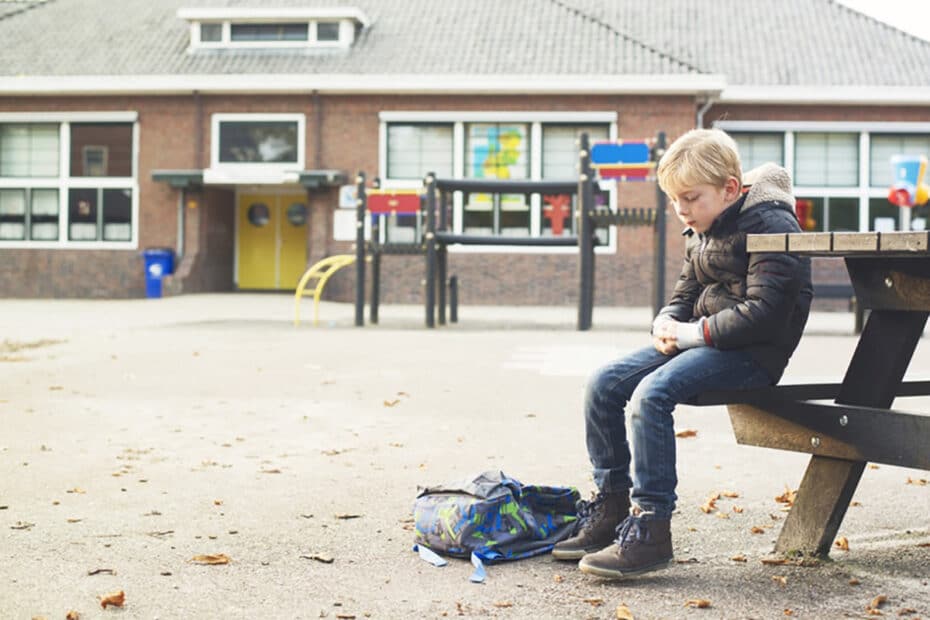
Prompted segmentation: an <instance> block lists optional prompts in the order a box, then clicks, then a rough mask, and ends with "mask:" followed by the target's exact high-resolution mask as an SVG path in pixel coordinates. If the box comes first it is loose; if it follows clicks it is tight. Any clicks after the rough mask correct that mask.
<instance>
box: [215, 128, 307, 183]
mask: <svg viewBox="0 0 930 620" xmlns="http://www.w3.org/2000/svg"><path fill="white" fill-rule="evenodd" d="M267 121H271V122H296V123H297V161H296V162H283V163H282V162H270V163H261V162H256V163H235V164H231V163H223V162H220V123H224V122H252V123H263V122H267ZM306 143H307V116H306V115H305V114H261V113H258V114H253V113H249V114H213V115H212V116H211V118H210V172H217V173H219V174H221V175H237V174H241V175H243V176H244V177H245V176H254V175H258V176H263V175H268V176H269V177H274V176H275V175H283V174H286V173H289V172H299V171H301V170H303V169H304V165H305V161H306V150H307V144H306Z"/></svg>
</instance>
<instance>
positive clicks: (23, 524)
mask: <svg viewBox="0 0 930 620" xmlns="http://www.w3.org/2000/svg"><path fill="white" fill-rule="evenodd" d="M35 525H36V524H35V523H29V522H28V521H17V522H16V525H11V526H10V529H11V530H28V529H30V528H33V527H35Z"/></svg>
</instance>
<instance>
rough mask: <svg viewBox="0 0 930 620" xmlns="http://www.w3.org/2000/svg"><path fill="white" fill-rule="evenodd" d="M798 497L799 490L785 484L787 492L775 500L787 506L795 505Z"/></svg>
mask: <svg viewBox="0 0 930 620" xmlns="http://www.w3.org/2000/svg"><path fill="white" fill-rule="evenodd" d="M797 497H798V490H797V489H795V490H794V491H792V490H791V489H790V488H789V487H788V486H787V485H786V486H785V492H784V493H782V494H781V495H779V496H777V497H776V498H775V501H776V502H778V503H779V504H785V505H786V506H794V502H795V500H796V499H797Z"/></svg>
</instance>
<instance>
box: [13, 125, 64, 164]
mask: <svg viewBox="0 0 930 620" xmlns="http://www.w3.org/2000/svg"><path fill="white" fill-rule="evenodd" d="M58 159H59V158H58V125H57V124H44V123H43V124H29V123H22V124H20V123H16V124H12V123H11V124H5V125H0V177H57V176H58Z"/></svg>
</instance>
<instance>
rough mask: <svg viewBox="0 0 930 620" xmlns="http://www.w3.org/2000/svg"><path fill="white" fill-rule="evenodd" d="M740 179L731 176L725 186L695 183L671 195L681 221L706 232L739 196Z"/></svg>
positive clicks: (698, 230) (695, 230)
mask: <svg viewBox="0 0 930 620" xmlns="http://www.w3.org/2000/svg"><path fill="white" fill-rule="evenodd" d="M739 189H740V188H739V181H737V180H736V178H735V177H730V178H729V179H727V182H726V183H725V184H724V186H723V187H716V186H714V185H707V184H705V185H695V186H694V187H687V188H684V189H683V190H682V191H681V192H679V193H678V194H677V195H674V196H673V195H669V198H671V199H672V206H674V207H675V214H676V215H677V216H678V219H680V220H681V223H682V224H684V225H685V226H687V227H689V228H691V229H692V230H693V231H694V232H696V233H705V232H707V229H708V228H710V225H711V224H713V222H714V220H715V219H717V216H718V215H720V214H721V213H723V210H724V209H726V208H727V207H728V206H730V205H731V204H733V202H735V201H736V199H737V198H738V197H739Z"/></svg>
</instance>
